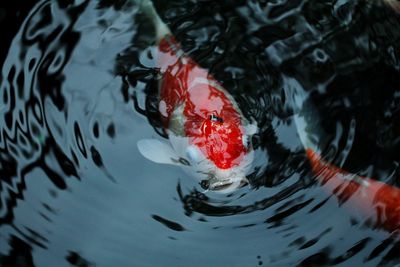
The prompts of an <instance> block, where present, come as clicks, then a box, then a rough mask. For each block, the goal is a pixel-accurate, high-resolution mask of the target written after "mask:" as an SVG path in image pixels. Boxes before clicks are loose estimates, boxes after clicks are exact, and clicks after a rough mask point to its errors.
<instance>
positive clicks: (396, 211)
mask: <svg viewBox="0 0 400 267" xmlns="http://www.w3.org/2000/svg"><path fill="white" fill-rule="evenodd" d="M307 157H308V158H309V160H310V164H311V168H312V170H313V172H314V174H315V175H316V177H318V179H319V180H320V181H321V183H322V184H323V188H324V189H326V190H327V191H329V192H331V193H332V194H334V195H335V196H336V197H337V198H338V200H339V202H340V203H346V205H347V206H348V207H350V209H351V211H352V213H353V214H354V215H357V217H359V219H365V220H367V221H368V223H369V224H371V225H372V226H373V227H378V228H383V229H385V230H387V231H389V232H394V231H397V230H399V229H400V189H399V188H397V187H393V186H390V185H388V184H385V183H382V182H379V181H376V180H373V179H370V178H367V177H361V176H358V175H356V174H352V173H348V172H346V171H344V170H342V169H340V168H338V167H335V166H333V165H331V164H329V163H327V162H325V161H324V160H323V159H322V158H321V156H320V155H318V154H317V153H316V152H315V151H313V150H312V149H307Z"/></svg>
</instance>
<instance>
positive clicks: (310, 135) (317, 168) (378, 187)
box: [292, 85, 400, 232]
mask: <svg viewBox="0 0 400 267" xmlns="http://www.w3.org/2000/svg"><path fill="white" fill-rule="evenodd" d="M300 87H301V86H300V85H298V88H300ZM308 99H309V96H308V95H307V94H306V93H305V92H302V91H301V90H297V92H295V93H294V94H292V100H293V103H294V105H296V106H297V107H300V109H299V112H298V113H296V114H295V115H294V121H295V124H296V127H297V131H298V134H299V137H300V140H301V142H302V144H303V147H304V149H305V151H306V155H307V158H308V160H309V163H310V165H311V170H312V172H313V175H314V177H315V178H316V179H317V180H318V181H319V182H320V184H321V186H322V188H323V189H324V191H326V192H328V193H330V194H332V195H335V196H336V197H337V199H338V201H339V203H340V205H343V206H345V207H347V208H348V210H349V211H350V212H351V214H352V215H353V216H355V217H356V218H358V219H359V220H364V221H365V222H367V223H368V224H369V225H371V226H373V227H377V228H382V229H385V230H386V231H388V232H396V231H398V230H400V189H399V188H397V187H395V186H390V185H388V184H385V183H383V182H379V181H377V180H374V179H371V178H368V177H362V176H359V175H357V174H353V173H350V172H347V171H345V170H343V169H341V168H339V167H336V166H334V165H332V164H330V163H329V162H327V161H325V160H324V159H323V158H322V155H321V151H320V148H319V144H318V143H317V142H318V141H317V142H316V140H315V139H316V138H315V134H317V133H318V132H320V131H321V129H318V126H317V125H318V123H315V114H317V113H316V112H310V110H311V111H313V107H312V104H311V103H309V102H307V100H308ZM307 109H308V110H307ZM307 111H308V112H309V113H310V114H313V115H314V118H313V121H312V122H311V121H310V119H309V118H306V116H305V114H304V113H307ZM311 124H312V125H311Z"/></svg>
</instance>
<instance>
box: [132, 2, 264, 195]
mask: <svg viewBox="0 0 400 267" xmlns="http://www.w3.org/2000/svg"><path fill="white" fill-rule="evenodd" d="M143 4H144V3H142V8H143ZM144 8H145V11H146V12H147V13H148V14H150V15H151V16H152V17H153V18H155V26H156V31H157V38H158V55H157V63H156V64H157V67H158V68H159V70H160V74H161V75H162V79H161V82H160V88H159V90H160V92H159V97H160V101H159V112H160V116H161V120H162V122H163V124H164V127H165V129H166V131H167V134H168V138H169V141H170V145H171V146H170V145H168V144H166V143H164V142H161V141H159V140H157V139H146V140H141V141H139V142H138V148H139V151H140V152H141V153H142V155H143V156H144V157H146V158H148V159H150V160H152V161H154V162H157V163H168V164H176V165H182V167H184V168H185V169H186V170H189V171H190V173H193V174H194V175H195V176H197V177H198V178H199V179H201V180H202V181H206V182H207V184H208V188H209V189H210V190H215V191H219V192H231V191H232V190H234V189H236V188H238V187H240V186H241V185H242V184H243V183H246V182H247V180H246V174H247V173H248V172H249V170H250V168H251V163H252V161H253V151H252V146H251V142H250V140H251V136H252V135H253V134H254V133H256V131H257V127H256V126H255V125H253V124H250V123H249V122H248V121H247V120H246V119H245V118H244V117H243V114H242V113H241V111H240V109H239V107H238V105H237V103H236V102H235V100H234V99H233V97H232V96H231V95H230V94H229V93H228V92H227V91H226V90H225V89H224V88H223V87H222V85H221V84H220V83H219V82H218V81H217V80H216V79H215V78H214V77H213V76H212V75H210V74H209V73H208V71H207V70H205V69H203V68H201V67H200V66H199V65H198V64H196V63H195V62H194V61H193V60H192V59H191V58H190V57H188V56H187V55H186V54H185V53H184V52H183V51H182V50H181V48H180V45H179V43H178V42H177V41H176V40H175V38H174V37H173V36H172V34H171V33H170V31H169V30H168V28H167V26H166V25H165V24H164V23H162V21H161V19H160V18H159V17H158V16H157V14H156V12H155V10H154V8H153V7H152V4H151V2H146V3H145V6H144Z"/></svg>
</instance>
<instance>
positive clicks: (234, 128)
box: [202, 114, 246, 169]
mask: <svg viewBox="0 0 400 267" xmlns="http://www.w3.org/2000/svg"><path fill="white" fill-rule="evenodd" d="M202 133H203V139H204V146H203V147H202V150H203V151H204V152H205V154H206V155H207V157H208V158H209V159H210V160H211V161H213V162H214V164H215V165H216V166H217V167H218V168H220V169H229V168H231V167H233V166H236V165H239V163H240V161H241V160H242V158H243V156H244V153H245V152H246V148H245V146H244V145H243V137H242V129H241V127H239V125H237V124H235V123H233V121H232V120H231V119H229V118H227V119H225V120H224V118H222V117H219V116H217V115H215V114H211V115H209V117H208V118H207V119H206V120H205V121H204V122H203V124H202Z"/></svg>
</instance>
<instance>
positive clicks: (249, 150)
mask: <svg viewBox="0 0 400 267" xmlns="http://www.w3.org/2000/svg"><path fill="white" fill-rule="evenodd" d="M226 115H227V114H225V116H221V115H219V114H216V113H215V112H214V113H209V114H207V115H206V116H203V118H202V120H201V121H200V122H199V121H197V124H198V125H199V126H198V127H197V128H198V131H197V132H196V134H189V135H188V146H187V147H186V151H185V158H186V159H187V160H188V162H190V165H191V166H192V169H193V170H194V172H195V173H196V174H197V176H201V178H200V179H201V181H202V183H201V185H202V186H203V188H206V189H209V190H212V191H217V192H221V193H228V192H231V191H233V190H235V189H237V188H239V187H241V186H243V185H244V184H247V183H248V181H247V178H246V174H247V173H248V172H249V170H250V169H251V165H252V161H253V158H254V156H253V154H254V153H253V147H252V143H251V139H252V136H253V135H254V134H255V133H256V126H255V125H253V124H252V125H249V124H247V123H246V125H247V126H243V123H242V121H243V120H242V119H241V118H240V117H237V118H238V119H236V117H235V116H229V115H228V116H226ZM190 129H196V127H195V126H193V125H191V128H190Z"/></svg>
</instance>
